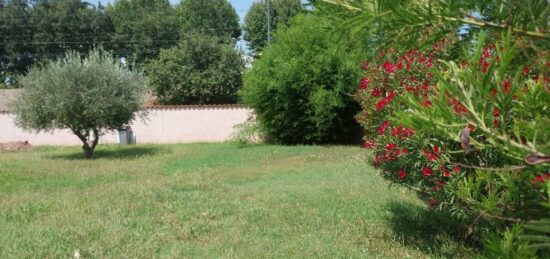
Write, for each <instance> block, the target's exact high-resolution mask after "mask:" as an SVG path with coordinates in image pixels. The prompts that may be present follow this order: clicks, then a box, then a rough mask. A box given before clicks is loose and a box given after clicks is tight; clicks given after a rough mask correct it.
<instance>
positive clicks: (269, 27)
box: [265, 0, 271, 43]
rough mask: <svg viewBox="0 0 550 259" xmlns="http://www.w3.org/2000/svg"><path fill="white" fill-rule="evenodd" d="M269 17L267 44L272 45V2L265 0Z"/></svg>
mask: <svg viewBox="0 0 550 259" xmlns="http://www.w3.org/2000/svg"><path fill="white" fill-rule="evenodd" d="M265 6H266V11H265V12H266V16H267V42H268V43H271V0H265Z"/></svg>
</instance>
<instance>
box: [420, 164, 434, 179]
mask: <svg viewBox="0 0 550 259" xmlns="http://www.w3.org/2000/svg"><path fill="white" fill-rule="evenodd" d="M432 174H433V171H432V169H431V168H429V167H427V166H426V167H424V170H422V175H423V176H424V177H426V176H431V175H432Z"/></svg>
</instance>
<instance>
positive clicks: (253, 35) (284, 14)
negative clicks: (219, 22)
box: [243, 0, 303, 54]
mask: <svg viewBox="0 0 550 259" xmlns="http://www.w3.org/2000/svg"><path fill="white" fill-rule="evenodd" d="M269 1H270V4H271V7H270V9H269V10H270V13H271V28H272V29H273V30H276V29H277V27H278V26H288V25H289V23H290V19H291V18H292V17H294V16H296V15H297V14H298V13H300V12H301V11H302V10H303V6H302V4H301V3H300V0H269ZM266 11H267V8H266V5H265V3H264V1H261V2H255V3H253V4H252V6H251V7H250V10H249V11H248V13H247V14H246V17H245V20H244V28H243V29H244V39H245V40H246V41H247V42H248V44H249V47H250V49H251V50H252V51H253V52H254V53H255V54H258V53H260V52H261V50H262V49H263V48H265V47H266V46H267V15H266Z"/></svg>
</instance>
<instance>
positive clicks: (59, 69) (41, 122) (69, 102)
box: [15, 50, 145, 158]
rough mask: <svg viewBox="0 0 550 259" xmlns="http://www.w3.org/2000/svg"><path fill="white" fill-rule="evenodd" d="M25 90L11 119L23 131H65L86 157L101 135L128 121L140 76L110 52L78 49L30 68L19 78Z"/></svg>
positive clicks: (137, 100) (139, 92) (141, 80)
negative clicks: (82, 53) (82, 52)
mask: <svg viewBox="0 0 550 259" xmlns="http://www.w3.org/2000/svg"><path fill="white" fill-rule="evenodd" d="M21 84H22V86H23V88H24V90H23V92H22V93H21V96H20V97H19V98H18V99H17V101H16V103H15V112H16V114H17V119H16V122H17V124H18V125H19V126H20V127H22V128H24V129H33V130H36V131H52V130H54V129H69V130H71V131H72V132H73V133H74V134H75V135H76V136H77V137H78V138H79V139H80V140H81V141H82V143H83V146H82V149H83V151H84V155H85V157H86V158H91V157H92V154H93V151H94V149H95V147H96V146H97V144H98V141H99V137H100V136H101V134H103V133H105V131H108V130H115V129H118V128H120V127H121V126H123V125H124V124H127V123H128V122H130V121H132V120H133V119H134V118H135V116H136V112H137V111H138V110H139V109H140V107H141V101H142V95H143V93H144V90H145V78H144V77H143V75H142V74H141V73H139V72H133V71H130V70H129V69H128V68H127V67H126V66H124V65H122V64H120V63H119V61H118V60H117V59H114V58H112V56H111V54H110V53H106V52H103V51H102V50H93V51H92V52H90V54H89V55H88V56H86V57H85V58H82V57H81V55H80V54H78V53H77V52H68V53H67V54H66V57H65V58H63V59H58V60H55V61H51V62H48V63H46V64H44V65H43V66H33V67H32V68H31V69H30V70H29V72H28V74H27V75H26V76H24V77H23V78H21Z"/></svg>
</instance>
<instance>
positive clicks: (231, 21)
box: [178, 0, 241, 40]
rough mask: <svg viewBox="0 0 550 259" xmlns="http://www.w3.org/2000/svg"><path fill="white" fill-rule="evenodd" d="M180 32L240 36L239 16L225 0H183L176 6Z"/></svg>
mask: <svg viewBox="0 0 550 259" xmlns="http://www.w3.org/2000/svg"><path fill="white" fill-rule="evenodd" d="M178 17H179V19H180V23H181V25H182V27H181V32H182V33H183V34H188V33H202V34H205V35H211V36H219V37H230V38H232V39H234V40H236V39H237V38H239V37H240V36H241V28H240V26H239V16H238V15H237V12H236V11H235V9H234V8H233V6H231V4H230V3H229V2H228V1H227V0H183V1H182V2H181V3H180V5H179V6H178Z"/></svg>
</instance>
